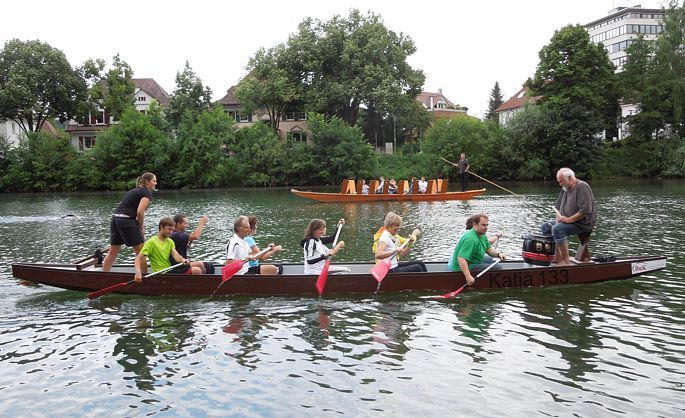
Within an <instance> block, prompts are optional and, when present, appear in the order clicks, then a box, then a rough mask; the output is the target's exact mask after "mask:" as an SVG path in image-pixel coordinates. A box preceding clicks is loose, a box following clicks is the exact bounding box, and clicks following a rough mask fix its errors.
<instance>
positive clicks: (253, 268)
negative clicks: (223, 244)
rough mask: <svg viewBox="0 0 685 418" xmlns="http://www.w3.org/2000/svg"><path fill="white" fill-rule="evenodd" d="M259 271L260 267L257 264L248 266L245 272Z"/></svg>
mask: <svg viewBox="0 0 685 418" xmlns="http://www.w3.org/2000/svg"><path fill="white" fill-rule="evenodd" d="M259 271H260V268H259V266H258V265H257V266H252V267H250V268H248V269H247V271H246V272H245V274H259Z"/></svg>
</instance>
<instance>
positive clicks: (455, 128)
mask: <svg viewBox="0 0 685 418" xmlns="http://www.w3.org/2000/svg"><path fill="white" fill-rule="evenodd" d="M498 135H499V127H498V126H497V125H496V124H493V123H490V122H483V121H481V120H479V119H478V118H475V117H472V116H463V117H458V118H454V119H440V120H438V121H437V122H436V123H435V124H434V125H433V127H431V128H430V130H429V131H428V132H427V133H426V138H425V139H424V140H423V142H422V143H421V151H423V152H424V153H425V154H427V155H429V156H430V157H431V158H432V162H433V166H434V167H435V172H434V174H435V175H440V176H447V175H448V174H450V173H452V174H455V171H454V170H453V168H454V167H452V166H450V165H449V164H447V163H446V162H444V161H443V160H441V159H440V157H443V158H445V159H447V160H449V161H452V162H456V161H457V160H458V159H459V155H460V154H461V153H462V152H464V153H466V156H467V158H468V159H469V162H470V164H471V166H472V167H473V169H474V171H478V173H482V174H483V175H486V176H487V175H489V174H490V170H493V169H494V168H495V167H496V166H497V160H498V150H497V147H495V146H494V145H495V142H496V140H497V138H498Z"/></svg>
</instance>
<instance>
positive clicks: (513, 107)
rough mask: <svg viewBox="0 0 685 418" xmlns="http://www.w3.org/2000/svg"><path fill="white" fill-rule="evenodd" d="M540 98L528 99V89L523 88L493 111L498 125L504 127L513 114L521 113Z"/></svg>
mask: <svg viewBox="0 0 685 418" xmlns="http://www.w3.org/2000/svg"><path fill="white" fill-rule="evenodd" d="M541 97H542V96H534V97H530V96H529V95H528V87H526V86H523V87H522V88H521V90H519V91H518V92H516V94H514V95H513V96H511V98H510V99H509V100H507V101H506V102H504V103H502V104H501V105H500V106H499V107H498V108H497V109H495V113H497V116H498V118H499V119H498V120H499V125H500V126H506V125H507V123H509V120H510V119H511V118H512V117H513V116H514V115H515V114H517V113H518V112H520V111H522V110H523V109H525V108H526V107H527V106H529V105H532V104H535V102H537V101H538V100H540V98H541Z"/></svg>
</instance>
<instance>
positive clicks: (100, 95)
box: [81, 54, 136, 120]
mask: <svg viewBox="0 0 685 418" xmlns="http://www.w3.org/2000/svg"><path fill="white" fill-rule="evenodd" d="M106 66H107V63H106V62H105V61H104V60H102V59H97V60H92V59H89V60H88V61H86V62H85V63H84V64H83V67H82V68H81V71H82V73H83V77H84V78H85V79H86V80H87V81H88V84H89V89H88V104H89V106H88V108H87V109H85V110H87V111H88V112H90V113H91V114H94V113H95V112H98V111H100V110H103V111H105V112H106V113H107V114H109V115H110V116H111V117H112V118H114V119H117V120H119V119H121V117H122V115H123V114H124V112H125V111H126V110H127V109H129V108H131V107H133V104H134V103H135V97H133V95H134V93H135V91H136V85H135V83H134V82H133V70H132V69H131V66H130V65H128V63H126V61H122V59H121V58H120V57H119V54H116V55H115V56H114V57H112V65H111V67H110V69H109V70H107V71H105V68H106ZM85 115H86V114H85V112H84V115H83V116H85Z"/></svg>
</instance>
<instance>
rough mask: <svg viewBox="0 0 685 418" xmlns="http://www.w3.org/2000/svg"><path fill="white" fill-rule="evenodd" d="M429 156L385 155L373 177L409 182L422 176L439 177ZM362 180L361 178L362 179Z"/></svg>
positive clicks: (380, 159) (381, 157) (382, 156)
mask: <svg viewBox="0 0 685 418" xmlns="http://www.w3.org/2000/svg"><path fill="white" fill-rule="evenodd" d="M432 161H433V160H432V158H431V157H430V156H428V155H427V154H404V155H392V154H383V155H381V156H380V158H379V167H378V169H377V170H376V173H375V175H374V176H373V177H376V178H378V177H380V176H384V177H385V178H386V179H392V178H394V179H397V180H409V179H411V178H412V177H416V178H420V177H421V176H426V177H427V178H429V177H437V176H438V170H436V168H437V167H436V166H435V165H434V164H433V163H432ZM360 178H361V177H360Z"/></svg>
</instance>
